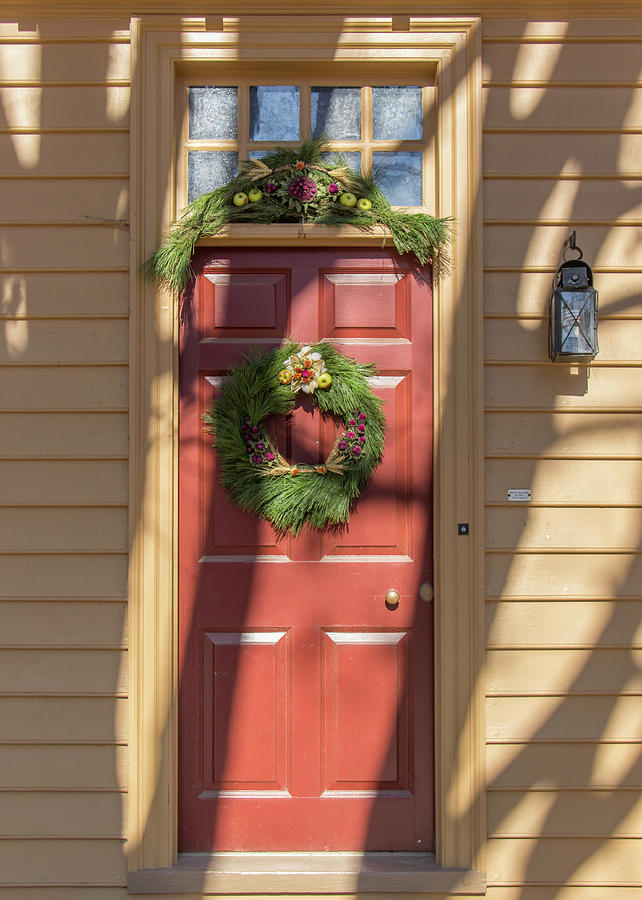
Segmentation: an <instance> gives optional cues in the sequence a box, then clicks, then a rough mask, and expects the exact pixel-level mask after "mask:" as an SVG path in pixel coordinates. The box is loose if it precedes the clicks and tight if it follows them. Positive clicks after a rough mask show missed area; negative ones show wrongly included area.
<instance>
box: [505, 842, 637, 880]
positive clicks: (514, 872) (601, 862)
mask: <svg viewBox="0 0 642 900" xmlns="http://www.w3.org/2000/svg"><path fill="white" fill-rule="evenodd" d="M641 877H642V854H640V843H639V841H638V840H627V839H615V840H606V839H604V838H598V839H595V840H592V839H591V838H580V839H573V838H566V839H564V840H560V839H557V840H555V839H546V838H531V839H524V840H520V839H514V838H513V839H510V838H506V839H498V840H491V841H489V842H488V880H489V882H493V881H500V882H502V881H509V882H513V881H517V882H519V881H522V880H524V881H529V882H530V881H535V882H537V881H541V882H544V883H547V882H559V883H560V884H564V883H565V882H572V883H573V882H579V883H581V884H586V883H588V884H594V885H600V884H603V885H608V884H610V883H611V882H621V881H623V882H625V883H627V884H630V883H634V884H637V883H638V882H639V881H640V878H641Z"/></svg>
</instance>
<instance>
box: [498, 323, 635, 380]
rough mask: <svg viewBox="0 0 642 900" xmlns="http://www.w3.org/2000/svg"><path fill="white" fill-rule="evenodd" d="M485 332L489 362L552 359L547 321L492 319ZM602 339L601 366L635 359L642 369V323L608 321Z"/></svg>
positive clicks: (600, 332)
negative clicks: (549, 352) (549, 354)
mask: <svg viewBox="0 0 642 900" xmlns="http://www.w3.org/2000/svg"><path fill="white" fill-rule="evenodd" d="M484 330H485V334H486V340H485V353H486V359H487V360H489V361H491V360H498V359H499V360H523V361H524V362H539V361H544V360H548V322H547V321H544V320H541V321H533V320H524V319H489V320H487V321H486V327H485V329H484ZM598 340H599V347H600V349H599V361H600V362H601V363H608V362H621V361H622V360H624V361H625V362H626V361H629V360H635V361H636V362H639V363H640V366H641V367H642V321H639V320H631V321H626V320H625V319H607V320H606V321H603V322H600V323H599V326H598ZM557 368H559V365H558V366H557Z"/></svg>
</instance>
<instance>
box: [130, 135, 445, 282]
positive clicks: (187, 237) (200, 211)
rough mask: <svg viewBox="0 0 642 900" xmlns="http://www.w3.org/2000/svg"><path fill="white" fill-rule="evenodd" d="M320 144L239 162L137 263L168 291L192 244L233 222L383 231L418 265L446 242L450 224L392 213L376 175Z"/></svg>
mask: <svg viewBox="0 0 642 900" xmlns="http://www.w3.org/2000/svg"><path fill="white" fill-rule="evenodd" d="M329 155H331V153H330V151H329V150H328V145H327V143H326V142H325V141H324V140H321V139H320V140H312V141H306V142H305V143H304V144H303V145H302V146H301V148H300V149H299V150H293V149H288V148H283V147H279V148H278V149H277V150H276V151H275V152H274V153H271V154H268V155H267V156H264V157H262V158H261V159H251V160H246V161H245V162H244V163H243V164H242V165H241V171H240V173H239V174H238V175H237V176H236V178H234V179H233V180H232V181H230V182H229V184H227V185H225V186H224V187H220V188H217V189H216V190H215V191H211V192H210V193H209V194H203V195H202V196H201V197H198V198H197V199H196V200H194V201H193V202H192V203H190V204H189V206H187V207H186V208H185V209H184V211H183V213H182V215H181V216H180V218H179V219H178V220H177V221H176V222H174V224H173V225H172V227H171V229H170V231H169V234H168V235H167V237H166V239H165V241H164V242H163V244H162V245H161V246H160V247H159V248H158V249H157V250H156V251H155V252H154V253H153V254H152V255H151V256H150V257H149V259H148V260H147V261H146V262H145V264H144V266H143V269H144V270H145V272H146V274H147V275H148V277H149V278H150V279H151V280H152V281H155V282H157V283H158V284H162V285H164V286H166V287H167V288H169V289H170V290H174V291H178V292H180V291H182V290H184V289H185V288H186V287H187V285H188V284H189V282H190V280H191V278H192V275H193V273H192V268H191V261H192V256H193V253H194V248H195V245H196V242H197V241H198V240H199V239H200V238H204V237H211V236H212V235H217V234H220V233H221V232H222V231H223V230H224V229H225V227H226V226H227V225H229V224H231V223H235V222H245V223H251V224H260V225H269V224H274V223H276V222H310V223H315V224H322V225H352V226H354V227H357V228H360V229H362V230H363V231H373V230H374V228H375V227H376V226H377V225H380V226H383V227H384V228H387V229H388V231H389V232H390V235H391V237H392V241H393V243H394V245H395V247H396V249H397V250H398V252H399V253H402V254H403V253H409V254H411V255H414V256H415V257H416V259H417V261H418V262H419V263H420V264H421V265H425V264H426V263H427V262H429V261H430V260H431V259H433V258H434V257H435V255H436V254H437V253H438V251H439V250H440V249H442V248H444V247H445V246H446V244H447V243H448V240H449V237H450V224H451V220H450V219H448V218H443V219H438V218H434V217H433V216H429V215H427V214H425V213H409V212H404V211H403V210H399V209H393V208H392V207H391V206H390V204H389V203H388V200H387V199H386V197H385V196H384V194H383V191H382V190H381V189H380V188H379V187H378V186H377V183H376V181H377V175H376V173H375V174H374V175H372V174H371V175H362V174H361V173H359V172H355V171H354V170H353V169H350V167H349V166H348V165H347V164H346V163H345V160H344V159H343V158H342V157H341V156H340V154H335V160H336V165H334V166H332V165H328V164H327V162H326V160H327V157H328V156H329Z"/></svg>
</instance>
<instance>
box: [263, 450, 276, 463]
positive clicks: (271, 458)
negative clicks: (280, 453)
mask: <svg viewBox="0 0 642 900" xmlns="http://www.w3.org/2000/svg"><path fill="white" fill-rule="evenodd" d="M265 458H266V459H267V461H268V462H272V460H273V459H274V453H270V451H269V450H268V452H267V453H266V454H265Z"/></svg>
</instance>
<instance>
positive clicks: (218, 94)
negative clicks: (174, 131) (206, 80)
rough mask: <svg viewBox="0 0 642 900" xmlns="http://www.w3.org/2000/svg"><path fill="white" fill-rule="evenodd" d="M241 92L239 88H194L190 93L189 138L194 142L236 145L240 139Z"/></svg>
mask: <svg viewBox="0 0 642 900" xmlns="http://www.w3.org/2000/svg"><path fill="white" fill-rule="evenodd" d="M238 107H239V89H238V88H237V87H211V86H205V87H191V88H190V89H189V136H190V140H193V141H204V140H223V141H226V140H227V141H233V140H235V139H236V138H237V137H238V129H237V121H238Z"/></svg>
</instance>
